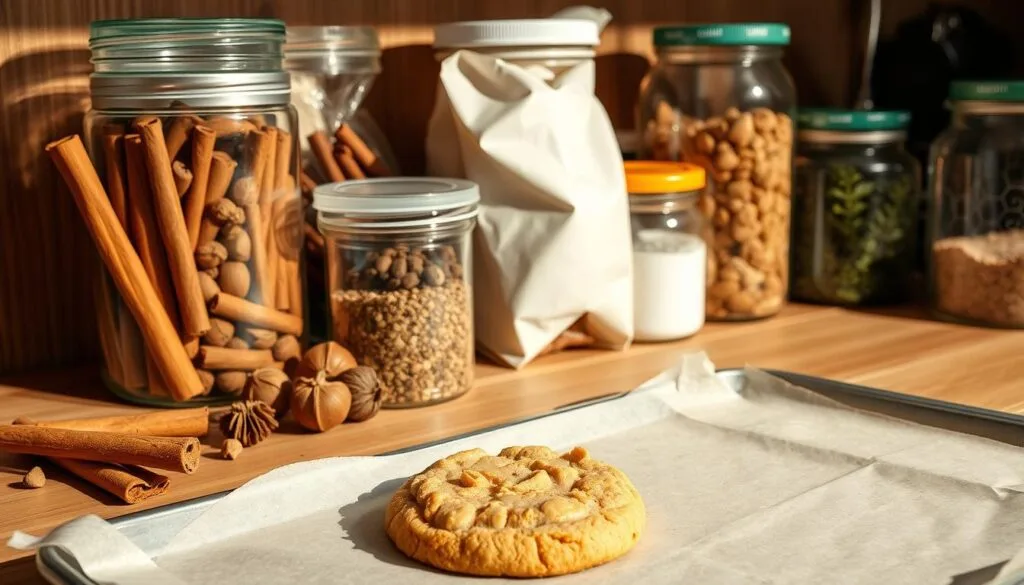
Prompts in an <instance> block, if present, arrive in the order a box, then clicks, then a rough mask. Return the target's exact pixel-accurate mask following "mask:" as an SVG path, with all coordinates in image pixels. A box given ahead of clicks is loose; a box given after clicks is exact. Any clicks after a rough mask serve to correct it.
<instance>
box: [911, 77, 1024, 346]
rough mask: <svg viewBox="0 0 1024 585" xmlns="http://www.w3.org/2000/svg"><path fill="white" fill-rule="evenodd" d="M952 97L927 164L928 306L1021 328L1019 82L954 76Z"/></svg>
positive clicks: (1023, 105)
mask: <svg viewBox="0 0 1024 585" xmlns="http://www.w3.org/2000/svg"><path fill="white" fill-rule="evenodd" d="M949 99H950V101H951V102H952V104H953V117H952V120H951V123H950V127H949V128H948V129H947V130H946V131H945V132H943V133H942V134H940V135H939V137H938V138H936V140H935V142H934V144H933V145H932V152H931V159H930V168H929V185H930V190H931V202H930V209H929V220H928V231H929V234H928V241H929V252H930V253H929V257H930V263H929V267H928V268H929V275H930V282H931V286H930V294H931V305H932V308H933V309H934V311H935V312H936V314H937V316H939V317H941V318H945V319H950V320H955V321H960V322H964V323H969V324H978V325H988V326H995V327H1010V328H1024V81H1006V82H1002V81H992V82H985V81H970V82H954V83H953V84H952V86H951V87H950V96H949Z"/></svg>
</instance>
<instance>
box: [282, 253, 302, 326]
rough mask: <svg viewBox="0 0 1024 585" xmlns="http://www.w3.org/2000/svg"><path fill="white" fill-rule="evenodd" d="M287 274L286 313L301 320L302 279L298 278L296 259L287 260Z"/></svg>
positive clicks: (297, 262)
mask: <svg viewBox="0 0 1024 585" xmlns="http://www.w3.org/2000/svg"><path fill="white" fill-rule="evenodd" d="M286 266H287V272H288V311H289V312H291V314H292V315H294V316H295V317H296V318H297V319H302V307H303V305H304V299H303V298H302V279H301V278H300V277H299V261H298V259H289V260H288V261H287V263H286Z"/></svg>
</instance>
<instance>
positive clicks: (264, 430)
mask: <svg viewBox="0 0 1024 585" xmlns="http://www.w3.org/2000/svg"><path fill="white" fill-rule="evenodd" d="M277 427H278V422H277V419H276V418H275V417H274V409H273V408H271V407H270V406H269V405H267V404H265V403H263V402H260V401H259V400H245V401H242V402H235V403H232V404H231V410H230V411H229V412H228V413H227V414H225V415H224V416H223V417H221V419H220V429H221V432H223V433H224V436H225V437H228V438H231V439H237V440H238V442H240V443H241V444H242V446H243V447H251V446H253V445H255V444H256V443H259V442H260V441H262V440H263V439H266V438H267V437H269V436H270V434H271V433H273V432H274V431H276V430H277Z"/></svg>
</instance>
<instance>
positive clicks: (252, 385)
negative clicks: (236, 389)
mask: <svg viewBox="0 0 1024 585" xmlns="http://www.w3.org/2000/svg"><path fill="white" fill-rule="evenodd" d="M291 393H292V381H291V380H290V379H289V378H288V374H285V373H284V372H283V371H281V370H279V369H277V368H260V369H258V370H256V371H254V372H253V373H251V374H249V378H248V379H247V380H246V382H245V389H243V390H242V399H243V400H259V401H260V402H262V403H264V404H269V405H270V407H271V408H273V409H274V415H275V416H276V417H277V418H281V417H283V416H284V415H285V413H286V412H288V403H289V401H290V400H291Z"/></svg>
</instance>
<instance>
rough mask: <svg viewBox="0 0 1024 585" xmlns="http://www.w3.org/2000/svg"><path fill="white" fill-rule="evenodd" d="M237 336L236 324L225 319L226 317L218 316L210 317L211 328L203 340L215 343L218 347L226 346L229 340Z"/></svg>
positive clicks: (209, 343) (210, 343) (211, 343)
mask: <svg viewBox="0 0 1024 585" xmlns="http://www.w3.org/2000/svg"><path fill="white" fill-rule="evenodd" d="M234 336H235V324H234V323H232V322H231V321H225V320H224V319H218V318H216V317H214V318H211V319H210V330H209V331H208V332H207V333H206V335H204V336H203V341H205V342H206V343H207V344H208V345H215V346H217V347H224V346H225V345H227V342H228V341H231V338H232V337H234Z"/></svg>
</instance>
